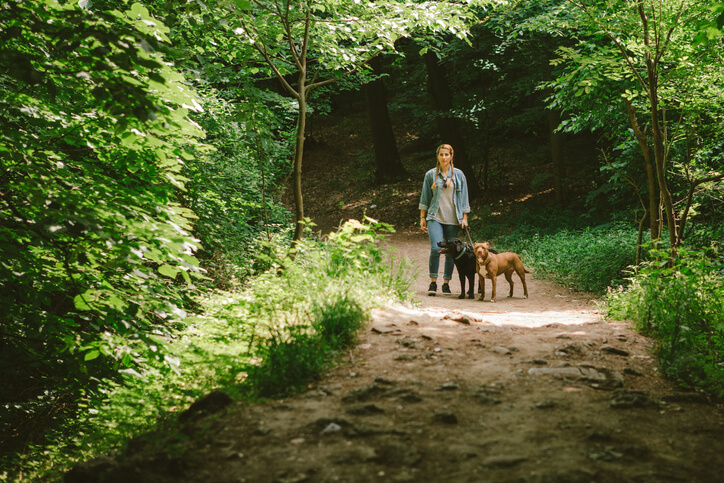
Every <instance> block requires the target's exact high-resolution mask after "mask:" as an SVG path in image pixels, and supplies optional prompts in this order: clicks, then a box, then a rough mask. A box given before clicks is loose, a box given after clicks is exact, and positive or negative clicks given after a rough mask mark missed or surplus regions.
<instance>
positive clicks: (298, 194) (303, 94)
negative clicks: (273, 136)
mask: <svg viewBox="0 0 724 483" xmlns="http://www.w3.org/2000/svg"><path fill="white" fill-rule="evenodd" d="M306 85H307V79H306V73H305V72H304V70H302V71H301V72H300V73H299V92H298V97H297V100H298V101H299V112H298V114H297V141H296V146H295V149H294V168H293V176H294V178H293V179H294V181H293V190H292V191H293V193H294V216H295V218H296V225H295V227H294V238H293V240H294V241H295V242H296V241H299V240H301V239H302V237H303V236H304V198H303V197H302V158H303V155H304V129H305V127H306V122H307V89H306Z"/></svg>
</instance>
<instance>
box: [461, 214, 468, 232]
mask: <svg viewBox="0 0 724 483" xmlns="http://www.w3.org/2000/svg"><path fill="white" fill-rule="evenodd" d="M467 227H468V217H467V216H463V221H462V223H460V228H462V229H463V230H464V229H465V228H467Z"/></svg>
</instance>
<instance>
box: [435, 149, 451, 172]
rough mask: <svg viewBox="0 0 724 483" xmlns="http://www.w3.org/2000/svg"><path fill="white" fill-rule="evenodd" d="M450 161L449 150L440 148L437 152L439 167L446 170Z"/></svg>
mask: <svg viewBox="0 0 724 483" xmlns="http://www.w3.org/2000/svg"><path fill="white" fill-rule="evenodd" d="M450 161H452V153H451V152H450V150H449V149H448V148H441V149H440V150H439V151H438V152H437V162H438V163H440V167H441V168H443V169H446V168H447V167H448V166H450Z"/></svg>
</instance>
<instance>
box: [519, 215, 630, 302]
mask: <svg viewBox="0 0 724 483" xmlns="http://www.w3.org/2000/svg"><path fill="white" fill-rule="evenodd" d="M637 239H638V233H637V231H636V230H635V229H633V228H629V227H624V226H603V227H597V228H594V229H586V230H580V231H567V230H563V231H559V232H558V233H556V234H555V235H548V236H533V237H532V238H529V239H526V240H524V241H522V242H521V247H520V249H518V250H517V251H519V252H520V254H521V256H522V257H523V259H524V260H526V263H530V264H531V265H532V266H533V267H534V269H535V272H536V274H537V275H544V276H546V277H548V278H551V279H552V280H554V281H555V282H556V283H560V284H561V285H564V286H566V287H569V288H572V289H574V290H584V291H587V292H595V293H603V292H604V291H605V290H606V289H607V288H608V287H611V286H616V285H619V284H620V283H622V281H623V279H624V275H625V274H624V272H625V270H626V269H627V268H628V267H630V266H631V265H634V264H635V263H636V241H637ZM529 261H530V262H529Z"/></svg>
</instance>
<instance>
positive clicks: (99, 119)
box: [0, 0, 203, 450]
mask: <svg viewBox="0 0 724 483" xmlns="http://www.w3.org/2000/svg"><path fill="white" fill-rule="evenodd" d="M167 32H168V29H167V28H166V27H165V26H163V24H161V23H160V22H158V21H157V19H155V18H153V17H151V16H150V15H149V13H148V11H147V10H146V9H145V8H144V7H142V6H141V5H140V4H132V5H131V6H130V7H129V9H128V10H127V11H124V12H121V11H118V10H111V11H106V12H95V11H89V10H84V9H82V8H80V7H79V6H78V4H77V3H73V2H69V3H60V2H57V1H54V0H47V1H40V2H9V3H4V4H2V6H0V65H2V66H3V67H2V68H0V127H1V134H0V136H1V137H0V156H1V159H2V171H1V172H0V263H2V271H0V304H2V306H3V312H2V315H0V368H1V369H2V371H3V382H2V384H1V385H0V399H2V401H3V402H4V403H5V404H6V406H5V409H6V410H3V411H2V412H1V413H0V425H1V426H2V429H3V431H5V430H7V431H8V433H9V434H13V435H14V436H16V437H15V438H11V439H9V440H8V441H6V442H5V444H6V445H7V446H4V447H3V449H4V450H6V449H7V448H8V447H13V446H14V445H22V444H23V443H24V442H25V440H24V438H27V437H28V436H29V435H30V439H32V437H33V436H35V434H33V433H34V432H33V431H23V432H19V431H17V428H18V427H26V426H25V425H26V424H27V422H28V419H29V417H30V416H35V417H34V421H35V422H36V423H37V424H40V425H47V426H50V425H52V424H53V423H54V420H53V417H55V418H58V419H61V418H62V417H64V416H66V415H67V414H68V413H71V412H72V410H73V409H74V408H75V407H76V402H77V400H78V397H79V395H78V394H79V391H81V390H86V391H92V390H93V388H94V387H96V386H97V385H98V380H99V379H100V378H104V377H117V376H118V372H119V371H120V372H122V371H129V370H132V368H134V367H135V368H136V369H138V368H139V367H141V366H144V367H145V366H148V365H151V364H163V365H165V366H166V368H171V369H174V368H175V366H176V362H177V361H176V360H175V358H173V357H169V356H168V354H167V353H166V352H165V351H164V350H163V347H164V346H165V345H166V342H167V340H168V339H167V337H168V336H169V335H170V334H171V333H172V332H173V331H174V330H175V327H176V325H177V324H178V323H179V321H180V320H181V319H183V317H184V316H185V313H186V310H187V309H188V306H189V304H190V302H191V296H192V295H193V293H194V291H195V288H194V285H193V283H192V281H193V279H194V278H196V279H198V278H200V277H201V276H202V275H201V270H200V269H199V267H198V262H197V260H196V258H195V257H194V252H195V250H196V249H197V247H198V243H197V240H196V239H195V238H193V237H192V236H191V234H190V232H191V229H192V222H193V221H194V220H195V218H196V217H195V215H194V214H193V212H192V211H191V210H189V209H188V208H186V207H184V206H183V205H182V204H181V203H180V200H179V199H178V196H177V194H178V192H179V191H182V190H183V189H184V182H185V181H186V178H185V177H184V176H183V175H182V174H181V170H182V169H183V165H184V163H185V162H186V161H188V160H190V159H192V156H191V155H189V154H188V152H187V149H188V147H189V146H197V147H198V146H200V145H199V144H198V141H197V138H199V137H200V136H202V135H203V131H202V130H201V129H200V128H199V127H198V125H197V124H195V123H194V122H192V121H191V120H190V119H189V118H188V113H189V111H190V110H191V111H193V110H200V104H199V102H198V99H197V97H196V95H195V93H194V92H193V90H191V89H189V88H188V87H187V85H186V83H185V80H184V78H183V77H182V76H181V75H180V74H179V73H178V72H177V71H176V70H174V69H173V68H172V67H171V62H169V58H168V55H169V51H168V49H167V45H165V42H166V41H167V36H166V34H167ZM20 387H22V388H23V390H22V391H20V390H19V389H18V388H20ZM38 401H40V402H42V407H40V408H38V407H37V405H38ZM59 408H62V409H59ZM42 415H54V416H53V417H50V416H42Z"/></svg>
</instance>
